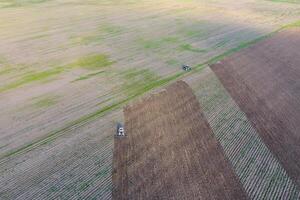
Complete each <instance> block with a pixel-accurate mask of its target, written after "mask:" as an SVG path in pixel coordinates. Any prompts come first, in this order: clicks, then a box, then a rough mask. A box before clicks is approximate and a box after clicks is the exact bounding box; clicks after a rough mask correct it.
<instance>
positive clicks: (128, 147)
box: [113, 81, 247, 200]
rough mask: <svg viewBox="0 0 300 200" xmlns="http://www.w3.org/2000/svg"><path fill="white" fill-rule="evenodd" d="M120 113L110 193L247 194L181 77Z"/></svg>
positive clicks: (219, 196)
mask: <svg viewBox="0 0 300 200" xmlns="http://www.w3.org/2000/svg"><path fill="white" fill-rule="evenodd" d="M124 115H125V127H126V133H127V135H126V138H123V139H120V138H117V139H116V140H115V145H116V146H115V154H114V171H113V183H114V186H115V188H114V190H113V198H114V199H210V200H211V199H222V200H224V199H230V200H232V199H247V197H246V195H245V192H244V190H243V188H242V187H241V185H240V183H239V180H238V178H237V177H236V175H235V174H234V172H233V170H232V168H231V165H230V163H229V162H228V161H227V159H226V158H225V156H224V153H223V150H222V148H221V146H220V144H219V143H218V141H217V140H216V138H215V137H214V135H213V133H212V131H211V128H210V126H209V124H208V122H207V121H206V119H205V117H204V116H203V114H202V111H201V108H200V105H199V102H198V101H197V99H196V97H195V96H194V94H193V91H192V90H191V88H190V87H189V86H188V85H187V84H186V83H185V82H183V81H180V82H176V83H174V84H172V85H170V86H169V87H167V89H166V90H164V91H162V92H160V93H158V94H154V95H152V96H150V97H149V98H147V99H144V100H142V101H141V102H139V103H136V104H135V105H132V106H127V107H126V108H125V109H124ZM122 176H123V177H122Z"/></svg>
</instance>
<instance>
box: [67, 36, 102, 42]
mask: <svg viewBox="0 0 300 200" xmlns="http://www.w3.org/2000/svg"><path fill="white" fill-rule="evenodd" d="M70 40H71V43H72V44H79V45H90V44H99V43H100V42H101V41H102V40H103V36H101V35H98V34H92V35H87V36H78V37H76V36H72V37H71V38H70Z"/></svg>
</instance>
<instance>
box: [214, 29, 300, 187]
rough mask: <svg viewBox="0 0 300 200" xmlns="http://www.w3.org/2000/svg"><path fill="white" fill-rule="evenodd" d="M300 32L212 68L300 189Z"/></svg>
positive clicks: (280, 35) (276, 37) (264, 43)
mask: <svg viewBox="0 0 300 200" xmlns="http://www.w3.org/2000/svg"><path fill="white" fill-rule="evenodd" d="M299 36H300V29H299V28H292V29H288V30H285V31H282V32H279V33H277V34H276V35H274V36H273V37H271V38H268V39H266V40H264V41H262V42H259V43H257V44H255V45H253V46H251V47H250V48H248V49H245V50H243V51H241V52H239V53H237V54H235V55H233V56H231V57H228V58H226V59H224V60H223V61H221V62H219V63H217V64H215V65H213V66H212V69H213V71H214V72H215V73H216V74H217V76H218V77H219V78H220V80H221V82H222V83H223V84H224V86H225V87H226V89H227V90H228V91H229V93H230V94H231V95H232V97H233V98H234V100H235V101H236V102H237V104H238V105H239V106H240V108H241V109H242V110H243V111H244V112H245V113H246V115H247V117H248V118H249V120H250V121H251V122H252V124H253V125H254V127H255V128H256V129H257V131H258V133H259V134H260V136H261V138H262V139H263V141H264V142H265V143H266V144H267V146H268V148H269V149H270V150H271V151H272V152H273V153H274V154H275V156H276V157H277V158H278V160H279V161H280V162H281V164H282V165H283V167H284V168H285V170H286V171H287V173H288V174H289V175H290V176H291V178H292V179H293V180H294V181H295V182H296V183H297V184H298V186H300V145H299V144H300V135H299V130H300V101H299V99H300V82H299V80H300V68H299V66H300V37H299Z"/></svg>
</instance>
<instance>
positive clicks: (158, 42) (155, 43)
mask: <svg viewBox="0 0 300 200" xmlns="http://www.w3.org/2000/svg"><path fill="white" fill-rule="evenodd" d="M177 42H178V38H177V37H164V38H161V39H155V40H145V39H139V40H138V43H139V44H140V46H142V47H143V48H144V49H158V48H160V47H162V46H163V45H167V44H175V43H177Z"/></svg>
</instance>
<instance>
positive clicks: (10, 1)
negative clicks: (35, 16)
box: [0, 0, 51, 7]
mask: <svg viewBox="0 0 300 200" xmlns="http://www.w3.org/2000/svg"><path fill="white" fill-rule="evenodd" d="M47 1H51V0H0V7H19V6H25V5H30V4H39V3H44V2H47Z"/></svg>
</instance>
